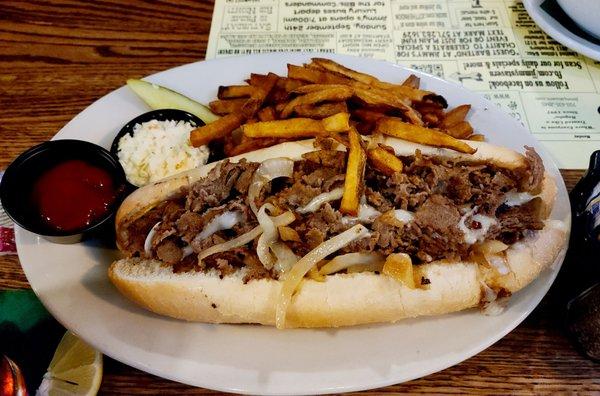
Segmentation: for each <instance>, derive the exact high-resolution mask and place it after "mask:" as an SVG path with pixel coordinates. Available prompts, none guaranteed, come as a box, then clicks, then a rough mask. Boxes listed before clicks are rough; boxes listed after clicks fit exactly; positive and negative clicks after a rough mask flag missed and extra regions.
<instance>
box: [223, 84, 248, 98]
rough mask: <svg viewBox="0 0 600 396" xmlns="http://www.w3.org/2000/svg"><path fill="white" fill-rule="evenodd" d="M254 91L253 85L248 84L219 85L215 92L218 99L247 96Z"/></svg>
mask: <svg viewBox="0 0 600 396" xmlns="http://www.w3.org/2000/svg"><path fill="white" fill-rule="evenodd" d="M253 92H254V87H252V86H250V85H229V86H220V87H219V91H218V93H217V97H218V98H219V99H236V98H247V97H250V95H252V93H253Z"/></svg>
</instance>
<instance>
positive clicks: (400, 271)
mask: <svg viewBox="0 0 600 396" xmlns="http://www.w3.org/2000/svg"><path fill="white" fill-rule="evenodd" d="M381 272H382V273H383V274H385V275H387V276H389V277H391V278H393V279H395V280H396V281H398V282H401V283H403V284H404V285H405V286H406V287H408V288H409V289H416V288H417V284H416V282H415V273H414V271H413V264H412V260H411V259H410V256H409V255H408V254H406V253H392V254H390V255H389V256H387V258H386V259H385V264H383V270H382V271H381Z"/></svg>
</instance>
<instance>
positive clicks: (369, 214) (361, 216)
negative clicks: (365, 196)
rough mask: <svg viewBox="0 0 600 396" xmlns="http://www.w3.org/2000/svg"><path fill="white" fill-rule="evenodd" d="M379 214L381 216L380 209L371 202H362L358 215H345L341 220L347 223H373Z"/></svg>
mask: <svg viewBox="0 0 600 396" xmlns="http://www.w3.org/2000/svg"><path fill="white" fill-rule="evenodd" d="M379 216H381V212H380V211H378V210H377V209H375V208H374V207H372V206H371V205H369V204H366V203H361V204H360V206H359V207H358V216H356V217H352V216H344V217H342V219H341V222H342V224H345V225H348V224H355V223H372V222H373V221H374V220H375V219H376V218H378V217H379Z"/></svg>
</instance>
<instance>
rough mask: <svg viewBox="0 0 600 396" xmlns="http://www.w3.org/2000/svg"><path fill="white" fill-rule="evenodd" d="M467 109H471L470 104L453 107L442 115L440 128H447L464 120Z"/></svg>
mask: <svg viewBox="0 0 600 396" xmlns="http://www.w3.org/2000/svg"><path fill="white" fill-rule="evenodd" d="M469 110H471V105H468V104H465V105H460V106H458V107H455V108H453V109H452V110H450V111H449V112H447V113H446V114H445V115H444V119H443V121H442V122H441V123H440V128H442V129H448V128H450V127H451V126H452V125H455V124H458V123H459V122H461V121H464V120H465V118H466V117H467V114H468V113H469Z"/></svg>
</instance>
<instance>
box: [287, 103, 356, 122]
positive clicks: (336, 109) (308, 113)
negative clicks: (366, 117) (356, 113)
mask: <svg viewBox="0 0 600 396" xmlns="http://www.w3.org/2000/svg"><path fill="white" fill-rule="evenodd" d="M294 112H295V113H296V114H297V115H298V116H299V117H308V118H315V119H321V118H326V117H329V116H332V115H334V114H338V113H347V112H348V106H346V102H334V103H321V104H320V105H312V104H306V105H300V106H297V107H296V108H295V109H294Z"/></svg>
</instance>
